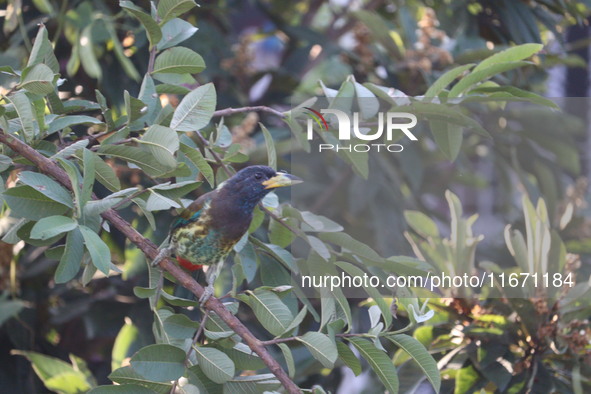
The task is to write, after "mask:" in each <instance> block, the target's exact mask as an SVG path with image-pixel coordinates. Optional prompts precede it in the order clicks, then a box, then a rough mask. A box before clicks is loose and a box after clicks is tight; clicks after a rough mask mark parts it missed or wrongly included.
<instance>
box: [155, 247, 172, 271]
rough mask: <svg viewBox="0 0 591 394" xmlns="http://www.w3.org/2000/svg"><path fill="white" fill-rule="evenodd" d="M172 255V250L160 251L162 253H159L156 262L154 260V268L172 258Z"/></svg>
mask: <svg viewBox="0 0 591 394" xmlns="http://www.w3.org/2000/svg"><path fill="white" fill-rule="evenodd" d="M171 254H172V249H171V248H162V249H160V251H159V252H158V255H157V256H156V257H155V258H154V260H152V267H156V266H157V265H158V264H160V262H161V261H162V260H164V259H165V258H167V257H170V255H171Z"/></svg>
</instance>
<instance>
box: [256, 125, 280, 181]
mask: <svg viewBox="0 0 591 394" xmlns="http://www.w3.org/2000/svg"><path fill="white" fill-rule="evenodd" d="M259 125H260V126H261V130H263V135H264V136H265V144H266V145H267V157H268V158H269V167H271V168H272V169H274V170H276V169H277V152H276V150H275V143H274V142H273V136H272V135H271V133H269V130H267V128H266V127H265V126H264V125H263V124H262V123H259Z"/></svg>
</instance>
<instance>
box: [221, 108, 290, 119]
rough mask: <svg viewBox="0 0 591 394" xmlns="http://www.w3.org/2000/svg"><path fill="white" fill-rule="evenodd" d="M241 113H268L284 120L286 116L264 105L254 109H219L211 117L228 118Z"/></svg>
mask: <svg viewBox="0 0 591 394" xmlns="http://www.w3.org/2000/svg"><path fill="white" fill-rule="evenodd" d="M242 112H268V113H270V114H273V115H276V116H278V117H280V118H281V119H283V118H285V117H286V116H287V115H286V114H284V113H283V112H280V111H277V110H276V109H273V108H271V107H265V106H264V105H259V106H256V107H241V108H226V109H220V110H218V111H215V112H214V113H213V116H229V115H234V114H239V113H242Z"/></svg>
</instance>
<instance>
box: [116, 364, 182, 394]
mask: <svg viewBox="0 0 591 394" xmlns="http://www.w3.org/2000/svg"><path fill="white" fill-rule="evenodd" d="M109 379H111V380H112V381H113V382H115V383H119V384H121V385H126V386H127V385H141V386H143V387H146V388H148V389H150V390H152V393H159V394H168V393H169V392H170V389H171V387H172V385H171V384H170V382H166V383H159V382H152V381H150V380H149V379H147V378H146V377H144V376H142V375H140V374H139V373H138V372H137V371H135V370H134V369H133V368H132V367H131V366H126V367H122V368H119V369H116V370H115V371H113V372H111V374H110V375H109ZM124 387H125V386H124Z"/></svg>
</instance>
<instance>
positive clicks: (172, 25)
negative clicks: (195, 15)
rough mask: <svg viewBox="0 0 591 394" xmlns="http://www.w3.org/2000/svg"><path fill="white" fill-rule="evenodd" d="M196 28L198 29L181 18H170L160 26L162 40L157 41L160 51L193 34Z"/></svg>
mask: <svg viewBox="0 0 591 394" xmlns="http://www.w3.org/2000/svg"><path fill="white" fill-rule="evenodd" d="M197 30H199V29H197V28H196V27H195V26H193V25H192V24H190V23H189V22H186V21H184V20H182V19H179V18H175V19H171V20H170V21H168V22H166V23H165V24H164V26H162V40H160V42H159V43H158V49H159V50H161V51H162V50H164V49H166V48H170V47H173V46H175V45H177V44H179V43H181V42H183V41H185V40H186V39H188V38H190V37H191V36H193V34H195V33H196V32H197Z"/></svg>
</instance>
